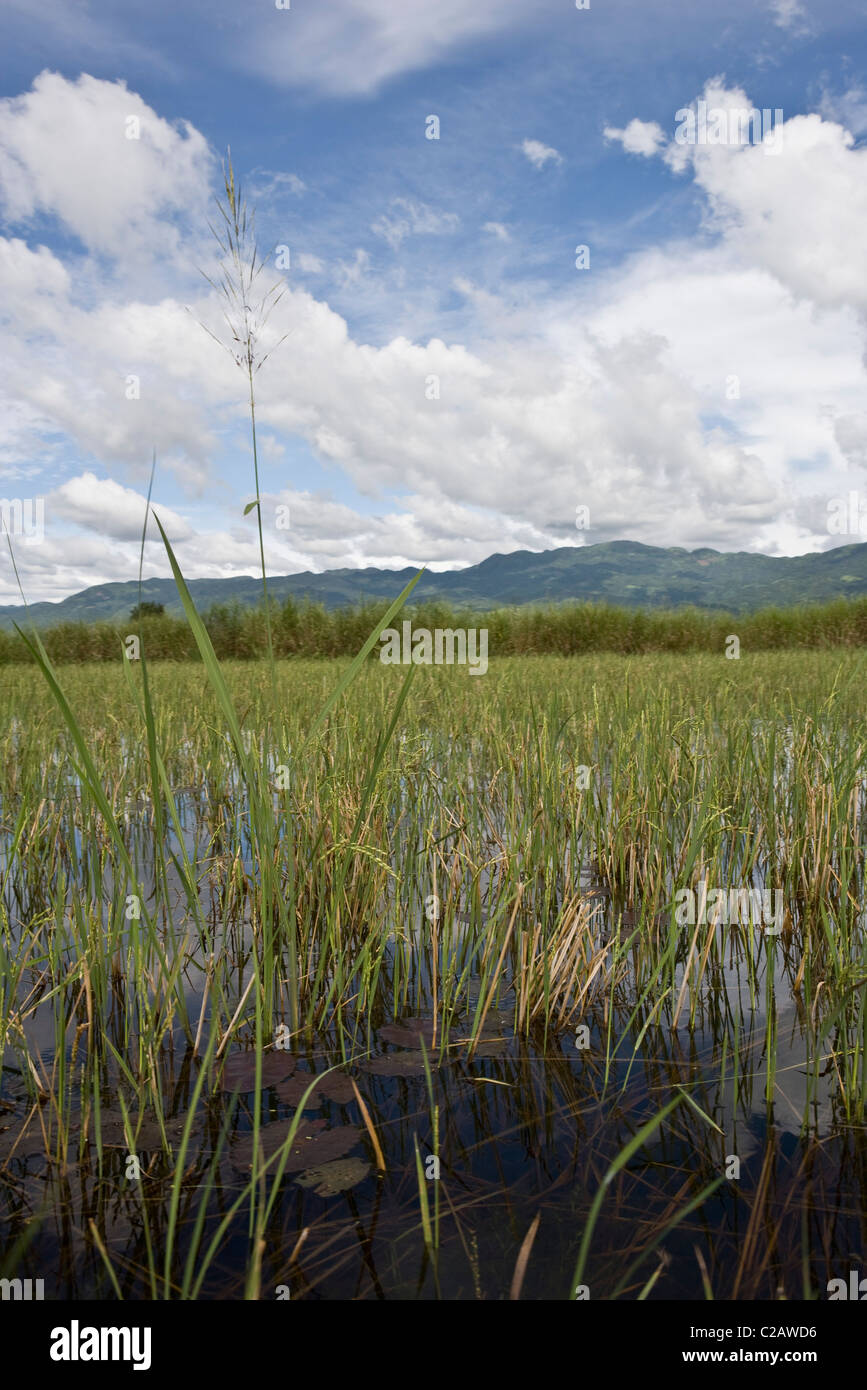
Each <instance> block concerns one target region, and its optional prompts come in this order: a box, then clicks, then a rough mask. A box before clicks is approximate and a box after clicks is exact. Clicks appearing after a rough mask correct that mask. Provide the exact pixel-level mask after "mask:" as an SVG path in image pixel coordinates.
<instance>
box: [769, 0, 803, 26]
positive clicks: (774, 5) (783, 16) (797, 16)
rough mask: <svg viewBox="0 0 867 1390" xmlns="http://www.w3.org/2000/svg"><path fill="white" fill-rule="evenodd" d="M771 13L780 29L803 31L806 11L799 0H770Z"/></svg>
mask: <svg viewBox="0 0 867 1390" xmlns="http://www.w3.org/2000/svg"><path fill="white" fill-rule="evenodd" d="M771 13H772V15H773V16H774V23H775V24H776V25H778V26H779V28H780V29H794V30H795V31H796V32H803V31H804V29H805V27H806V20H807V11H806V9H805V8H804V6H803V4H802V3H801V0H771Z"/></svg>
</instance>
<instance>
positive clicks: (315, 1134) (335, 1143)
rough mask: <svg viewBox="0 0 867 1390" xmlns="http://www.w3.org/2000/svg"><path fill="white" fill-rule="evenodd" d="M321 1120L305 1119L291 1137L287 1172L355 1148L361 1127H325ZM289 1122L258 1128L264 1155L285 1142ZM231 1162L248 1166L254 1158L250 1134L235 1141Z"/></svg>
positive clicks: (324, 1161) (338, 1155)
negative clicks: (247, 1137) (293, 1136)
mask: <svg viewBox="0 0 867 1390" xmlns="http://www.w3.org/2000/svg"><path fill="white" fill-rule="evenodd" d="M324 1125H325V1121H324V1120H304V1121H302V1123H301V1124H300V1125H299V1126H298V1131H297V1133H296V1135H295V1138H294V1140H293V1141H292V1147H291V1149H290V1151H289V1155H288V1158H287V1160H286V1167H285V1171H286V1172H287V1173H299V1172H301V1171H302V1170H303V1169H305V1168H310V1167H315V1166H316V1164H317V1163H328V1162H330V1160H331V1159H334V1158H342V1157H343V1155H344V1154H345V1153H348V1152H349V1150H350V1149H354V1148H355V1146H356V1144H357V1143H358V1141H359V1139H360V1138H361V1130H360V1129H358V1128H357V1127H356V1126H355V1125H341V1126H339V1127H338V1128H335V1129H325V1128H324ZM288 1133H289V1125H288V1124H286V1123H284V1124H276V1125H268V1126H266V1128H265V1129H263V1130H262V1131H261V1132H260V1136H259V1142H260V1143H261V1145H262V1148H263V1151H264V1155H265V1158H270V1157H271V1156H272V1155H273V1154H275V1153H276V1152H277V1150H278V1149H279V1148H280V1147H281V1145H282V1144H283V1143H284V1142H285V1140H286V1136H287V1134H288ZM232 1161H233V1163H234V1164H235V1165H236V1166H237V1167H240V1168H249V1167H250V1166H251V1165H252V1162H253V1136H252V1135H250V1137H249V1139H245V1140H243V1141H242V1142H241V1143H240V1144H236V1145H235V1149H234V1153H233V1155H232ZM275 1166H276V1165H275Z"/></svg>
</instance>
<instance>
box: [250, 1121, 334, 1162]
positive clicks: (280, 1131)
mask: <svg viewBox="0 0 867 1390" xmlns="http://www.w3.org/2000/svg"><path fill="white" fill-rule="evenodd" d="M290 1124H291V1121H290V1120H281V1121H279V1122H278V1123H277V1124H274V1125H264V1126H263V1127H262V1128H261V1129H260V1130H259V1145H260V1147H261V1149H262V1153H263V1154H264V1156H265V1158H266V1159H267V1158H271V1157H272V1155H273V1154H275V1153H276V1152H277V1150H278V1149H279V1148H280V1146H281V1145H282V1144H284V1143H285V1141H286V1136H287V1135H288V1133H289V1126H290ZM324 1128H325V1121H324V1120H302V1121H301V1123H300V1125H299V1126H298V1130H297V1132H296V1134H295V1144H296V1145H298V1144H300V1143H303V1142H305V1141H309V1140H312V1139H313V1138H314V1136H315V1135H316V1134H318V1133H319V1131H320V1130H322V1129H324ZM232 1162H233V1163H234V1165H235V1167H236V1168H249V1167H250V1165H251V1164H252V1162H253V1135H252V1134H247V1135H245V1136H244V1138H243V1139H238V1140H236V1141H235V1143H234V1144H233V1145H232ZM302 1167H303V1165H302Z"/></svg>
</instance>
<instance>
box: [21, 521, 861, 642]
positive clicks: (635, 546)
mask: <svg viewBox="0 0 867 1390" xmlns="http://www.w3.org/2000/svg"><path fill="white" fill-rule="evenodd" d="M415 573H416V570H415V569H414V568H413V567H409V568H407V569H401V570H387V569H374V568H367V569H334V570H326V571H325V572H324V573H322V574H312V573H302V574H288V575H278V576H275V577H274V578H269V580H268V590H269V593H270V594H271V595H272V596H273V597H274V598H275V599H277V600H278V601H281V602H282V601H283V600H285V599H286V598H289V597H291V598H293V599H295V600H300V601H303V600H305V599H309V600H311V601H313V602H315V603H321V604H322V605H323V606H324V607H325V608H329V609H333V608H341V607H346V606H349V605H353V604H358V603H362V602H367V601H375V602H382V601H383V600H389V599H392V598H394V597H396V595H397V594H399V593H400V591H401V589H402V588H403V587H404V585H405V584H406V583H407V582H408V581H409V580H410V579H411V578H412V576H413V575H414V574H415ZM189 589H190V593H191V594H192V596H193V600H194V602H195V603H196V606H197V607H198V609H199V610H200V611H201V612H203V611H205V610H207V609H208V608H210V607H212V606H213V605H215V604H233V603H237V604H240V605H242V606H244V607H247V606H255V605H258V604H259V603H261V599H262V580H261V577H258V578H257V577H256V576H255V575H250V576H247V575H244V576H241V577H239V578H233V579H192V580H190V581H189ZM862 594H867V543H860V544H855V545H843V546H838V547H836V548H835V549H833V550H825V551H822V552H821V553H818V554H812V555H799V556H781V557H772V556H769V555H760V554H755V553H751V552H747V551H735V552H731V551H719V550H708V549H700V550H683V549H680V548H667V549H666V548H662V547H659V546H653V545H643V544H641V543H640V542H638V541H606V542H604V543H602V544H599V545H585V546H563V547H561V548H559V549H556V550H545V551H542V552H539V553H537V552H533V551H529V550H516V551H513V552H512V553H511V554H509V555H490V556H489V557H488V558H487V559H486V560H482V561H481V563H480V564H477V565H470V566H469V567H468V568H466V569H462V570H450V571H447V572H445V573H440V574H435V573H432V572H430V571H427V572H425V574H423V575H422V578H421V579H420V580H419V582H418V584H417V585H416V587H415V590H414V591H413V602H416V601H419V602H420V601H423V600H434V599H439V600H443V601H445V602H447V603H449V604H450V605H451V606H453V607H456V608H457V607H460V608H464V607H465V608H472V609H479V610H484V609H491V608H499V607H507V606H511V605H515V604H550V603H566V602H570V601H571V602H588V601H590V602H605V603H611V604H618V605H621V606H626V607H630V608H636V607H638V608H660V607H664V608H677V607H683V606H694V607H697V608H703V609H711V610H724V611H726V612H730V613H746V612H751V611H754V610H755V609H758V608H765V607H769V606H772V605H773V606H779V607H791V606H792V605H797V604H803V603H815V602H826V601H828V600H829V599H834V598H841V597H845V598H854V597H857V596H858V595H862ZM141 597H142V598H144V599H148V600H150V601H151V602H155V603H161V604H164V606H165V608H166V611H167V612H169V613H177V614H180V613H181V611H182V610H181V604H180V600H179V598H178V592H177V588H176V587H175V583H174V580H173V579H146V580H145V581H144V582H143V584H142V589H141ZM138 599H139V586H138V580H137V579H131V580H128V581H125V582H120V583H112V584H97V585H95V586H94V587H92V588H89V589H83V590H82V591H81V592H80V593H77V594H72V595H70V597H69V598H65V599H63V600H62V601H61V602H59V603H34V604H31V605H30V606H29V609H28V610H27V611H28V612H29V615H30V619H31V620H32V621H33V622H34V623H36V625H37V626H40V627H47V626H50V625H53V624H55V623H61V622H96V621H108V622H110V621H115V620H117V621H121V620H125V619H127V618H128V617H129V612H130V609H131V608H132V607H133V605H134V604H136V603H137V602H138ZM24 618H25V609H24V608H23V606H22V605H20V604H8V605H5V606H0V627H2V628H4V629H7V630H8V629H10V628H11V627H12V624H13V622H17V623H19V624H21V623H22V621H23V620H24Z"/></svg>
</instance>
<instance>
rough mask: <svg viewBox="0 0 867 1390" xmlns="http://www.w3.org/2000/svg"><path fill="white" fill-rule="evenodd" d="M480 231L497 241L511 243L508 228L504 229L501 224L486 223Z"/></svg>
mask: <svg viewBox="0 0 867 1390" xmlns="http://www.w3.org/2000/svg"><path fill="white" fill-rule="evenodd" d="M482 231H483V232H490V234H491V236H495V237H496V238H497V240H498V241H511V239H512V238H511V235H510V233H509V229H508V227H505V226H504V225H503V223H502V222H486V223H485V224H484V226H483V227H482Z"/></svg>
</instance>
